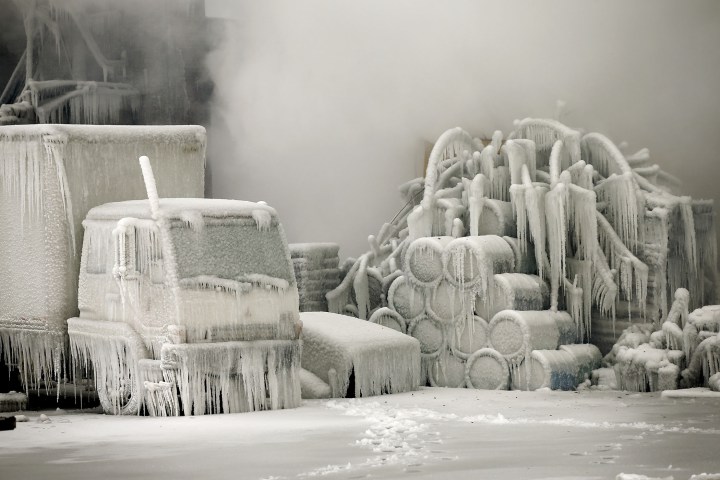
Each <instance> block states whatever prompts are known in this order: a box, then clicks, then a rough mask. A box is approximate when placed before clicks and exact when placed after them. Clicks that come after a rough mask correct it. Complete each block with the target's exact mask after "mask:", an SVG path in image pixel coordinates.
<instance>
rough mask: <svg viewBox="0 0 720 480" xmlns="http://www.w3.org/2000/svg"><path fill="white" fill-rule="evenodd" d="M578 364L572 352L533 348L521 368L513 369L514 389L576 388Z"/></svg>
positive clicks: (511, 374)
mask: <svg viewBox="0 0 720 480" xmlns="http://www.w3.org/2000/svg"><path fill="white" fill-rule="evenodd" d="M577 372H578V364H577V360H576V358H575V357H574V356H573V354H572V353H570V352H567V351H563V350H533V352H532V353H531V354H530V356H529V357H525V360H524V361H523V363H522V364H521V365H520V367H519V368H516V369H511V373H510V377H511V379H512V388H513V389H514V390H537V389H539V388H549V389H551V390H574V389H575V387H576V386H577V376H578V374H577Z"/></svg>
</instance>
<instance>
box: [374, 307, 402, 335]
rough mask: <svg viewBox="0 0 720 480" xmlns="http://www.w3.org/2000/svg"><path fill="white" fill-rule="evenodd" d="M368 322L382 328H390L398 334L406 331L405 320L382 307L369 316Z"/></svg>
mask: <svg viewBox="0 0 720 480" xmlns="http://www.w3.org/2000/svg"><path fill="white" fill-rule="evenodd" d="M370 321H371V322H373V323H377V324H378V325H382V326H383V327H387V328H392V329H393V330H396V331H398V332H400V333H405V332H406V330H407V324H406V323H405V320H404V319H403V318H402V317H401V316H400V314H399V313H397V312H396V311H395V310H392V309H390V308H388V307H382V308H378V309H377V310H375V312H374V313H373V314H372V315H371V316H370Z"/></svg>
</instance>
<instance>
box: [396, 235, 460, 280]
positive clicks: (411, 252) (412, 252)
mask: <svg viewBox="0 0 720 480" xmlns="http://www.w3.org/2000/svg"><path fill="white" fill-rule="evenodd" d="M452 240H453V237H424V238H418V239H417V240H415V241H413V242H412V243H411V244H410V246H409V247H408V249H407V251H406V252H405V273H406V274H407V275H408V277H409V278H410V280H411V281H412V283H414V284H416V285H420V286H423V287H434V286H435V285H437V284H438V283H439V282H440V280H441V279H442V277H443V270H444V263H443V262H444V257H443V250H444V249H445V246H446V245H448V244H449V243H450V242H452Z"/></svg>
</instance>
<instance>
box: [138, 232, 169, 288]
mask: <svg viewBox="0 0 720 480" xmlns="http://www.w3.org/2000/svg"><path fill="white" fill-rule="evenodd" d="M135 265H136V268H137V271H138V273H139V274H141V275H145V276H147V277H149V278H150V279H151V280H152V282H153V283H163V282H164V280H165V269H164V266H163V265H164V264H163V254H162V248H161V247H160V239H159V238H158V234H157V232H156V231H155V230H149V229H141V228H137V229H136V230H135Z"/></svg>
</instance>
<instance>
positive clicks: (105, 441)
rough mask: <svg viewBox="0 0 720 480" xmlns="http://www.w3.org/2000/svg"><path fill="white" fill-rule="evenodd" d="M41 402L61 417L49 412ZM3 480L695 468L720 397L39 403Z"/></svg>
mask: <svg viewBox="0 0 720 480" xmlns="http://www.w3.org/2000/svg"><path fill="white" fill-rule="evenodd" d="M41 413H45V414H47V415H48V417H49V420H48V421H45V422H43V421H40V419H39V416H40V414H41ZM26 415H27V416H28V417H29V421H28V422H27V423H18V425H17V429H16V430H13V431H6V432H0V478H2V479H3V480H4V479H13V478H23V479H36V478H53V479H55V480H60V479H65V478H67V479H73V480H82V479H85V478H93V479H98V478H100V479H103V480H107V479H113V478H123V479H125V478H152V479H156V480H157V479H161V478H193V479H208V478H234V479H257V480H259V479H276V480H279V479H295V478H306V477H317V476H321V477H325V478H328V479H351V478H371V479H381V478H414V479H421V478H422V479H428V478H432V479H438V478H439V479H443V478H453V479H465V478H472V479H503V478H513V479H540V478H542V479H560V478H562V479H565V480H568V479H608V478H610V479H612V478H615V477H616V476H617V475H618V474H619V473H621V472H624V473H626V474H629V473H632V474H638V475H646V476H648V477H651V478H653V477H654V478H667V477H673V478H674V479H675V480H679V479H683V480H684V479H688V478H689V477H690V476H691V475H693V474H700V473H703V472H707V473H718V472H720V449H719V448H718V445H720V396H717V395H715V396H712V395H711V396H696V397H693V396H686V397H680V398H664V397H662V396H661V395H660V394H658V393H642V394H633V393H628V392H618V391H590V390H585V391H579V392H552V391H537V392H514V391H481V390H469V389H443V388H423V389H421V390H420V391H416V392H409V393H403V394H397V395H386V396H380V397H370V398H363V399H358V400H356V399H352V400H310V401H303V405H302V407H300V408H297V409H293V410H280V411H267V412H255V413H243V414H233V415H208V416H204V417H179V418H151V417H112V416H107V415H101V414H97V413H90V412H87V411H85V412H79V411H72V412H70V411H67V412H65V411H57V412H26Z"/></svg>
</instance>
